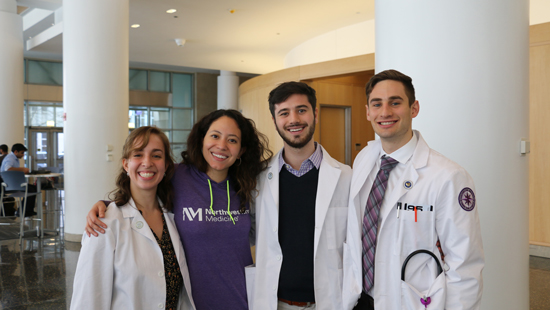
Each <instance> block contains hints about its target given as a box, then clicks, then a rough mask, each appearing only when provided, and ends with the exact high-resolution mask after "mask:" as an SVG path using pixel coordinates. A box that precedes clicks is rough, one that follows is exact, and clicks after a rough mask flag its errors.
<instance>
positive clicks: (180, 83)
mask: <svg viewBox="0 0 550 310" xmlns="http://www.w3.org/2000/svg"><path fill="white" fill-rule="evenodd" d="M172 81H173V84H172V106H174V107H177V108H192V107H193V75H191V74H183V73H174V74H172Z"/></svg>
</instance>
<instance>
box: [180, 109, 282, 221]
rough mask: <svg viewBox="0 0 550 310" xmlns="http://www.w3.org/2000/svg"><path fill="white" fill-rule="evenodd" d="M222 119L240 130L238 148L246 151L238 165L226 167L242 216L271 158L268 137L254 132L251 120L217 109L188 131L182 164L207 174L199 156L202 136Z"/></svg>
mask: <svg viewBox="0 0 550 310" xmlns="http://www.w3.org/2000/svg"><path fill="white" fill-rule="evenodd" d="M222 116H227V117H230V118H232V119H233V120H235V122H236V123H237V126H239V129H240V130H241V149H244V150H245V152H244V153H243V154H242V155H241V161H240V163H238V162H235V163H234V164H233V165H232V166H231V167H229V172H228V175H229V176H230V177H231V178H232V180H233V181H234V182H235V183H236V186H235V191H236V192H237V195H238V196H239V198H240V200H241V207H240V209H239V211H240V212H241V213H243V212H244V211H245V205H246V203H247V202H250V201H251V200H252V198H253V191H255V190H256V183H257V179H256V178H257V176H258V175H259V174H260V172H262V171H263V170H264V169H265V168H266V167H267V164H268V162H269V160H270V159H271V156H273V152H271V150H269V148H268V139H267V137H266V136H265V135H264V134H262V133H260V132H259V131H258V130H257V129H256V124H255V123H254V121H253V120H251V119H248V118H246V117H244V116H243V115H242V114H241V112H239V111H237V110H217V111H214V112H212V113H210V114H208V115H206V116H205V117H203V118H202V119H201V120H200V121H198V122H197V123H196V124H195V125H194V126H193V129H191V133H190V134H189V137H188V139H187V150H186V151H183V152H182V153H181V157H182V158H183V160H182V163H183V164H189V165H193V166H195V167H197V169H198V170H199V171H202V172H205V173H206V170H207V168H208V163H207V162H206V160H205V159H204V156H203V155H202V147H203V141H204V137H205V136H206V133H207V132H208V129H209V128H210V125H211V124H212V123H213V122H214V121H216V120H217V119H218V118H220V117H222Z"/></svg>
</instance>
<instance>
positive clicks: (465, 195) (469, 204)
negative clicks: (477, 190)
mask: <svg viewBox="0 0 550 310" xmlns="http://www.w3.org/2000/svg"><path fill="white" fill-rule="evenodd" d="M458 203H459V204H460V207H462V209H464V210H465V211H472V210H473V209H474V207H475V206H476V196H475V195H474V191H473V190H472V189H471V188H469V187H465V188H464V189H463V190H461V191H460V194H458Z"/></svg>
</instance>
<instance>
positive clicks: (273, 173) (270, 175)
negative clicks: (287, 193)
mask: <svg viewBox="0 0 550 310" xmlns="http://www.w3.org/2000/svg"><path fill="white" fill-rule="evenodd" d="M281 152H282V150H281V151H279V152H278V153H277V155H275V156H273V158H272V159H271V161H270V162H269V166H268V167H267V170H266V174H265V178H267V179H266V181H265V182H266V184H267V186H268V187H269V191H270V192H271V198H273V205H274V206H275V208H277V210H276V216H277V217H278V216H279V156H280V155H281Z"/></svg>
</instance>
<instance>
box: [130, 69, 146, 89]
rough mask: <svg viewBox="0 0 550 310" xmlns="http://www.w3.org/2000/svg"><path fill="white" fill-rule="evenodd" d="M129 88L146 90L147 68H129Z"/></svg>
mask: <svg viewBox="0 0 550 310" xmlns="http://www.w3.org/2000/svg"><path fill="white" fill-rule="evenodd" d="M129 77H130V89H132V90H147V70H135V69H130V73H129Z"/></svg>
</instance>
